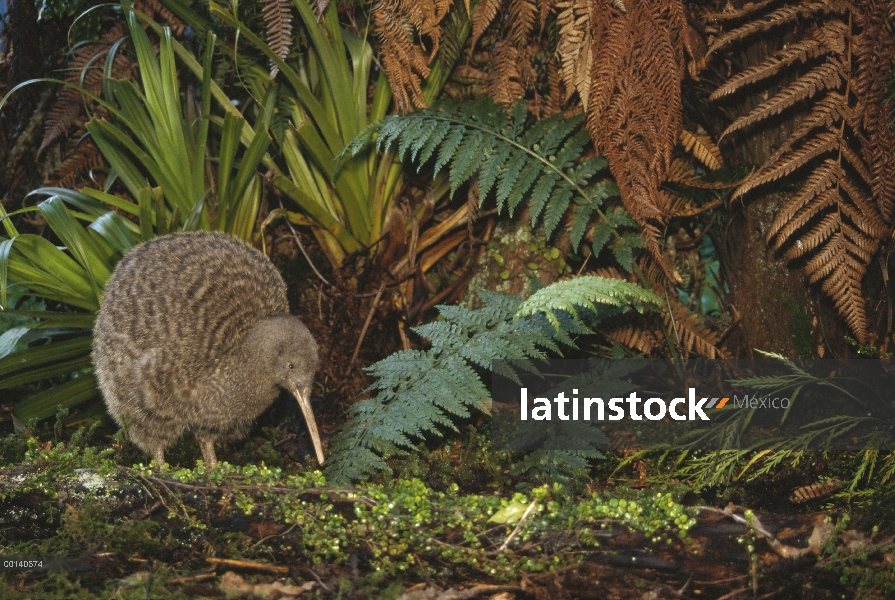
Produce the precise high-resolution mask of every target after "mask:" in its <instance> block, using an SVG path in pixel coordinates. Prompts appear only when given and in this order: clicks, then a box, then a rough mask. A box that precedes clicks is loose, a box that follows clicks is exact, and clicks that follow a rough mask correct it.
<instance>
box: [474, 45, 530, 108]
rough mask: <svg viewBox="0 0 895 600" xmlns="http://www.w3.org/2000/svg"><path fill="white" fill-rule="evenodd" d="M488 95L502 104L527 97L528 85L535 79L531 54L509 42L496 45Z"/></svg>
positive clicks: (486, 85)
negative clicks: (526, 88) (526, 89)
mask: <svg viewBox="0 0 895 600" xmlns="http://www.w3.org/2000/svg"><path fill="white" fill-rule="evenodd" d="M492 57H493V58H492V59H491V64H490V66H491V71H490V72H489V73H488V79H487V82H486V84H485V91H486V93H487V94H488V95H489V96H491V97H492V98H494V101H495V102H499V103H500V104H507V105H509V104H512V103H513V102H515V101H516V100H518V99H519V98H521V97H522V96H524V95H525V87H526V83H527V82H528V81H530V80H531V78H532V77H533V75H534V74H533V70H532V68H531V64H530V58H531V52H530V51H527V49H521V50H520V49H519V48H517V47H516V46H514V45H513V44H511V43H510V42H509V41H508V40H501V41H499V42H497V43H496V44H495V45H494V50H493V52H492Z"/></svg>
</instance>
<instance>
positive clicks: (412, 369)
mask: <svg viewBox="0 0 895 600" xmlns="http://www.w3.org/2000/svg"><path fill="white" fill-rule="evenodd" d="M576 282H577V283H576ZM479 296H480V298H481V299H482V302H483V303H484V306H483V307H482V308H479V309H476V310H469V309H467V308H463V307H461V306H439V307H438V310H439V312H440V313H441V316H442V319H443V320H440V321H435V322H433V323H426V324H424V325H420V326H418V327H415V328H414V331H415V332H416V333H418V334H419V335H421V336H423V337H425V338H427V339H428V340H429V342H430V343H431V348H430V349H428V350H403V351H400V352H396V353H395V354H392V355H391V356H389V357H387V358H385V359H384V360H381V361H379V362H378V363H376V364H374V365H373V366H372V367H370V368H369V369H368V372H369V373H370V374H371V375H372V376H373V377H375V378H376V382H375V383H374V384H373V385H372V386H371V387H370V388H369V389H368V390H367V391H368V392H371V393H372V397H371V398H369V399H366V400H363V401H361V402H359V403H357V404H355V405H354V406H353V407H352V408H351V413H352V416H351V419H350V420H349V421H348V422H347V423H346V424H345V425H344V426H343V427H342V428H341V429H340V431H339V432H338V433H337V435H336V436H335V439H334V442H333V448H332V458H331V459H330V460H329V462H328V464H327V468H326V471H327V479H328V480H329V481H331V482H340V483H341V482H347V481H356V480H358V479H363V478H366V477H368V476H369V475H371V474H373V473H375V472H377V471H380V470H383V469H385V468H386V463H385V461H384V459H383V457H384V456H388V455H394V454H396V453H400V452H406V451H408V450H411V449H413V448H414V447H415V445H416V443H418V442H419V441H420V440H423V439H425V438H426V437H427V436H432V435H435V436H440V435H442V434H443V432H444V431H445V430H454V431H456V429H457V426H456V424H455V421H456V419H462V418H466V417H468V416H470V414H472V413H476V412H477V413H489V412H490V410H491V394H490V392H489V390H488V387H487V386H486V385H485V383H484V382H483V380H482V377H481V375H480V373H481V372H482V371H484V372H489V371H491V369H492V365H493V364H494V362H493V361H506V360H514V361H519V362H517V363H515V365H516V366H518V368H520V369H523V370H529V371H532V372H536V369H535V367H534V365H533V364H532V363H531V362H530V359H543V358H546V356H547V352H548V351H550V352H554V353H558V354H559V353H560V346H559V344H564V345H566V346H574V339H573V336H576V335H581V334H585V333H590V329H589V328H588V327H587V326H586V324H585V322H584V321H585V319H588V318H590V319H592V320H599V319H600V318H603V317H604V316H607V317H608V316H612V315H613V314H615V312H618V311H619V310H627V309H629V308H631V307H633V308H636V309H637V310H643V308H644V307H645V306H647V305H654V304H658V303H659V299H658V298H657V297H655V295H654V294H652V293H651V292H649V291H648V290H645V289H643V288H639V287H637V286H636V285H634V284H631V283H628V282H625V281H621V280H617V279H603V278H599V277H582V278H579V279H576V280H572V281H565V282H560V283H556V284H553V285H552V286H549V287H546V288H544V289H542V290H539V291H538V292H536V293H535V294H534V295H533V296H532V297H531V298H529V299H528V300H526V301H525V302H522V300H521V298H519V297H518V296H511V295H507V294H498V293H495V292H488V291H486V290H479ZM598 305H599V311H597V309H598ZM500 374H501V375H503V376H505V377H508V378H510V379H513V380H516V378H517V377H516V375H515V373H514V372H513V371H512V368H511V367H506V368H502V370H501V371H500ZM585 450H586V451H587V452H590V450H589V449H585ZM575 456H576V457H577V458H574V460H573V459H572V458H569V460H573V462H574V461H578V460H583V458H584V457H585V454H580V453H579V454H575ZM586 456H591V455H590V454H587V455H586ZM551 460H552V459H551ZM557 460H558V459H557ZM576 464H577V463H576Z"/></svg>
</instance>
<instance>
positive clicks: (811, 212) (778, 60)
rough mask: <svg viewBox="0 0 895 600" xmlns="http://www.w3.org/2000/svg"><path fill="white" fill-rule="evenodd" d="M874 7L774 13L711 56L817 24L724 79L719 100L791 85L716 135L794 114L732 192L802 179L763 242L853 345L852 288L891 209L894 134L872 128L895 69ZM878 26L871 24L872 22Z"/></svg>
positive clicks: (886, 229) (860, 301) (858, 328)
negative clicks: (793, 263) (816, 292)
mask: <svg viewBox="0 0 895 600" xmlns="http://www.w3.org/2000/svg"><path fill="white" fill-rule="evenodd" d="M883 12H884V11H883V10H882V8H881V6H880V4H879V3H878V2H875V1H873V0H864V1H862V2H859V3H857V4H854V5H852V4H846V3H842V2H836V1H834V2H829V3H824V4H823V6H821V5H820V3H813V2H808V3H801V4H798V5H793V6H783V7H781V8H778V9H775V10H773V11H772V12H771V13H769V14H768V15H766V16H764V17H760V18H758V19H756V20H754V21H753V22H750V23H747V24H745V25H743V26H742V27H739V28H737V29H734V30H733V31H730V32H728V33H727V34H725V35H723V36H722V37H721V38H720V39H719V41H718V42H717V43H716V46H715V47H714V48H713V49H712V51H717V50H718V49H719V48H723V47H724V46H726V45H728V44H729V43H732V42H734V41H738V40H742V39H745V38H747V37H749V36H750V35H752V34H753V33H755V32H757V31H767V30H768V29H769V28H770V27H777V26H781V25H784V24H787V23H792V24H794V23H795V22H796V20H797V19H799V18H801V17H806V16H810V17H812V18H813V19H815V20H816V21H817V23H816V24H813V25H809V27H808V28H807V31H806V33H805V34H804V35H803V37H802V39H801V40H800V41H796V42H795V43H793V44H790V45H789V46H788V47H787V48H786V49H784V50H783V51H781V52H778V53H777V54H776V55H775V56H774V57H773V58H771V59H769V60H767V61H765V62H764V63H762V64H761V65H758V66H757V67H753V68H751V69H747V70H745V71H743V72H742V73H740V74H739V75H736V76H734V77H733V78H731V79H730V80H729V81H728V83H727V84H725V85H724V86H722V87H721V88H719V90H718V91H716V92H715V93H714V94H713V98H716V99H720V98H723V97H725V96H727V95H728V94H735V93H739V92H741V90H743V89H744V88H745V87H746V86H747V85H753V84H759V83H762V82H765V81H767V80H768V79H769V78H771V77H773V76H777V75H778V74H787V75H790V76H792V75H795V76H796V77H795V79H794V81H792V83H789V84H788V85H785V86H784V87H783V88H782V89H781V90H780V91H779V92H777V93H776V94H775V95H774V96H772V97H771V98H769V99H768V100H766V101H765V102H763V103H761V104H760V105H759V106H758V107H757V108H756V109H755V110H753V111H752V112H751V113H749V114H748V115H745V116H744V117H741V118H740V119H737V120H736V121H735V122H734V123H733V124H731V126H730V127H728V129H727V131H725V133H724V135H727V134H728V133H732V132H734V131H737V130H740V129H744V128H746V127H750V126H753V125H757V124H764V123H766V122H767V121H768V120H769V119H770V118H771V117H773V116H774V115H778V114H780V113H781V112H783V111H784V110H787V111H788V110H790V109H792V112H794V113H795V112H796V109H799V110H801V111H802V113H803V114H801V115H799V116H800V117H801V118H800V119H799V121H797V123H796V126H795V127H794V129H793V133H792V134H791V135H790V137H789V138H788V139H787V140H786V141H785V142H784V143H783V144H782V145H781V146H780V147H779V148H778V149H777V150H776V151H775V152H774V153H773V154H771V156H770V157H769V158H768V160H767V161H766V162H765V163H764V164H763V165H762V166H761V167H760V168H759V169H758V170H757V171H756V172H755V174H754V175H753V176H752V177H750V178H749V179H747V180H746V182H744V183H743V184H742V185H741V186H740V187H739V188H738V189H737V190H736V192H735V194H734V197H742V196H745V195H746V194H748V193H750V192H751V191H753V190H755V189H756V188H759V187H761V186H763V185H767V184H769V183H774V182H779V181H781V180H784V179H789V178H793V177H803V178H804V179H803V181H802V182H801V185H800V189H799V191H798V192H796V193H795V194H793V195H792V197H791V198H789V199H788V200H787V201H786V204H785V205H784V206H783V207H781V208H780V209H779V210H778V212H777V215H776V217H775V219H774V221H773V222H772V223H771V225H770V227H769V229H768V231H767V242H768V244H769V245H770V247H771V248H773V249H774V250H776V251H782V252H783V253H784V256H785V257H786V258H787V259H789V260H797V261H799V262H800V263H801V264H802V265H803V268H804V270H805V272H806V275H807V277H808V281H809V282H810V283H819V284H820V287H821V289H822V290H823V291H824V292H825V293H826V294H827V295H828V296H829V297H830V298H831V299H832V300H833V303H834V305H835V306H836V309H837V310H838V312H839V314H840V315H841V316H842V317H843V319H844V320H845V321H846V323H847V324H848V326H849V328H850V329H851V330H852V332H854V334H855V336H856V337H857V338H858V340H859V341H860V342H862V343H866V342H867V341H868V340H869V339H870V332H869V331H868V329H867V316H866V312H865V299H864V297H863V292H862V289H861V282H862V279H863V277H864V274H865V273H866V271H867V266H868V264H869V263H870V261H871V260H872V259H873V257H874V255H875V254H876V252H877V251H878V249H879V246H880V241H881V240H882V239H884V238H885V237H886V236H887V235H888V234H889V233H890V231H891V227H890V224H889V223H888V221H889V219H890V218H891V215H892V211H893V206H895V186H893V184H892V183H891V179H892V177H891V174H892V172H893V169H895V132H892V131H891V130H890V128H888V127H881V125H882V123H884V122H885V119H884V117H883V115H884V114H885V110H884V109H883V108H882V106H881V102H880V98H879V94H878V91H877V90H878V89H879V88H880V84H881V83H882V82H883V81H885V78H886V77H888V76H889V74H890V73H891V72H892V70H893V69H895V39H893V38H895V32H893V26H892V24H891V23H889V22H887V21H886V20H885V18H882V15H883ZM879 19H881V20H879Z"/></svg>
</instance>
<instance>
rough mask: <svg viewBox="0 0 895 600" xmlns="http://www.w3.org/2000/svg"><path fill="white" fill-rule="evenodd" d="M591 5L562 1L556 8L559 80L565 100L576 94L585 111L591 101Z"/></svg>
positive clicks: (578, 0) (587, 0) (585, 1)
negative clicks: (561, 82)
mask: <svg viewBox="0 0 895 600" xmlns="http://www.w3.org/2000/svg"><path fill="white" fill-rule="evenodd" d="M590 5H591V2H590V0H561V1H560V2H557V4H556V8H557V11H558V14H557V16H556V24H557V25H558V26H559V40H558V41H557V43H556V55H557V56H558V57H559V59H560V63H561V65H562V70H561V74H562V80H563V82H564V83H565V85H566V90H567V94H568V96H571V95H572V94H573V93H574V92H576V91H577V92H578V98H580V99H581V105H582V106H583V107H584V109H585V110H587V102H588V100H589V98H590V72H591V68H592V66H593V54H592V51H593V43H594V40H593V27H592V26H591V19H590V13H591V6H590ZM566 100H568V97H567V98H566Z"/></svg>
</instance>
